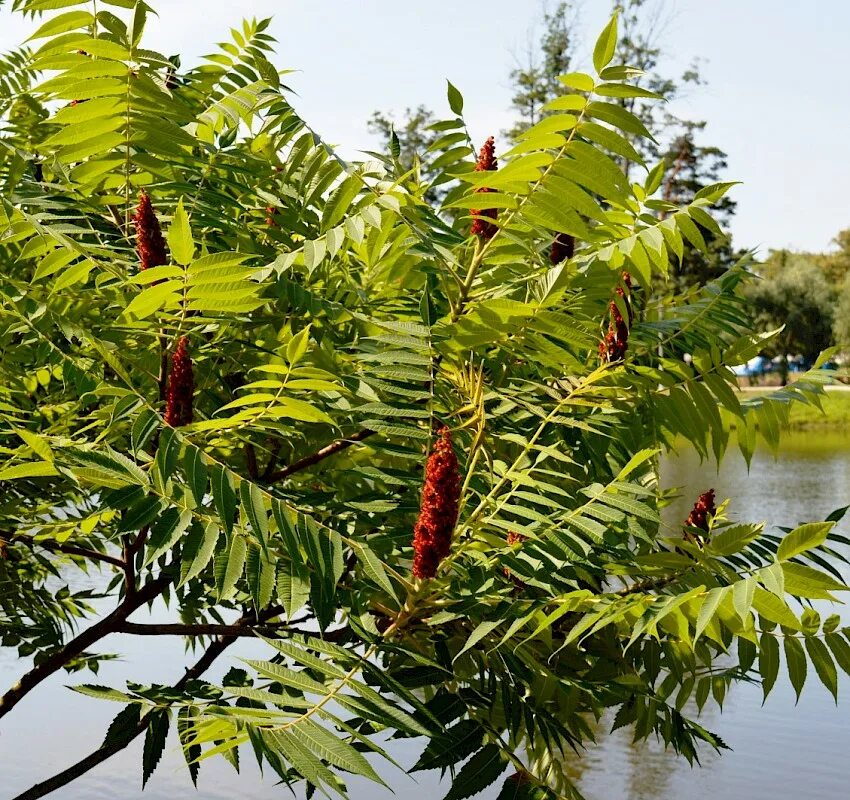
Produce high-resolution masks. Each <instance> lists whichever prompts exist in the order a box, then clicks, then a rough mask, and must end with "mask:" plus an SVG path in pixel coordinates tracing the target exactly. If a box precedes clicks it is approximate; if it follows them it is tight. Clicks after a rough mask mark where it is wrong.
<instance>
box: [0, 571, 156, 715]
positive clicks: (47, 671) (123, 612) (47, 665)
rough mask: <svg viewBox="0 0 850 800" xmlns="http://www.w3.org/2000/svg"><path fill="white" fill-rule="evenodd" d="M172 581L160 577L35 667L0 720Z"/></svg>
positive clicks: (3, 702) (0, 710) (7, 699)
mask: <svg viewBox="0 0 850 800" xmlns="http://www.w3.org/2000/svg"><path fill="white" fill-rule="evenodd" d="M171 581H172V578H171V576H167V575H160V576H159V577H158V578H154V579H153V580H151V581H148V583H146V584H145V585H144V586H143V587H142V588H141V589H139V591H138V592H136V593H135V594H134V595H133V596H132V597H125V598H124V600H123V601H122V602H121V604H120V605H118V606H117V607H116V608H115V610H114V611H112V612H111V613H110V614H107V615H106V616H105V617H104V618H103V619H102V620H100V622H98V623H96V624H94V625H92V626H91V627H90V628H87V629H86V630H84V631H83V632H82V633H81V634H80V635H79V636H77V637H75V638H73V639H71V641H70V642H68V643H67V644H66V645H65V646H64V647H63V648H62V649H61V650H58V651H57V652H55V653H54V654H53V655H52V656H50V657H49V658H47V659H46V660H45V661H42V662H41V663H40V664H38V666H36V667H33V668H32V669H31V670H30V671H29V672H27V673H26V674H25V675H24V676H23V677H22V678H21V679H20V680H19V681H18V682H17V683H16V684H15V685H14V686H12V687H11V688H10V689H9V690H8V691H7V692H6V694H4V695H3V696H2V697H0V717H3V716H4V715H6V714H8V713H9V712H10V711H11V710H12V709H13V708H14V707H15V706H16V705H17V704H18V703H19V702H20V701H21V700H22V699H23V698H24V697H25V696H26V695H27V694H28V693H29V692H31V691H32V690H33V689H34V688H35V687H36V686H38V685H39V684H40V683H41V682H42V681H44V680H45V679H46V678H49V677H50V676H51V675H52V674H53V673H54V672H58V671H59V670H60V669H62V667H64V666H65V664H67V663H68V662H69V661H71V660H72V659H74V658H76V657H77V656H79V655H81V654H82V653H83V652H85V650H86V649H88V648H89V647H91V645H93V644H94V643H95V642H98V641H100V640H101V639H102V638H103V637H104V636H107V635H108V634H110V633H113V632H114V631H115V630H116V628H117V627H118V626H119V625H121V624H122V623H124V622H125V621H126V620H127V617H129V616H130V614H132V613H133V612H134V611H135V610H136V609H137V608H140V607H141V606H143V605H144V604H145V603H147V602H149V601H150V600H153V599H154V598H155V597H158V596H159V595H160V594H162V592H163V591H164V590H165V588H166V587H167V586H168V585H169V584H170V583H171Z"/></svg>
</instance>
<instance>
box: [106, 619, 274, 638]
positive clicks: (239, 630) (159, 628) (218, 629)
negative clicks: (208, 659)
mask: <svg viewBox="0 0 850 800" xmlns="http://www.w3.org/2000/svg"><path fill="white" fill-rule="evenodd" d="M281 627H288V626H287V625H286V623H281V624H280V625H262V624H259V623H258V624H256V625H250V624H247V623H245V624H240V623H238V622H236V623H233V624H232V625H220V624H218V623H209V624H207V623H195V624H192V625H182V624H179V623H138V622H125V623H123V624H122V625H120V626H119V627H118V628H116V630H115V632H116V633H130V634H132V635H133V636H255V635H256V634H257V632H260V633H262V632H263V631H270V632H274V631H275V630H277V629H279V628H281Z"/></svg>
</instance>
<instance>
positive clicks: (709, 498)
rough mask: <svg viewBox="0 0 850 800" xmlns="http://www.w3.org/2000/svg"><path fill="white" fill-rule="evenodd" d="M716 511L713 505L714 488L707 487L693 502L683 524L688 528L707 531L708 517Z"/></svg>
mask: <svg viewBox="0 0 850 800" xmlns="http://www.w3.org/2000/svg"><path fill="white" fill-rule="evenodd" d="M716 513H717V507H716V506H715V505H714V489H709V490H708V491H707V492H703V493H702V494H701V495H700V496H699V499H698V500H697V501H696V503H694V507H693V509H691V513H690V514H689V515H688V518H687V519H686V520H685V525H687V526H688V527H689V528H699V529H700V530H703V531H706V533H707V532H708V523H709V518H710V517H713V516H714V515H715V514H716Z"/></svg>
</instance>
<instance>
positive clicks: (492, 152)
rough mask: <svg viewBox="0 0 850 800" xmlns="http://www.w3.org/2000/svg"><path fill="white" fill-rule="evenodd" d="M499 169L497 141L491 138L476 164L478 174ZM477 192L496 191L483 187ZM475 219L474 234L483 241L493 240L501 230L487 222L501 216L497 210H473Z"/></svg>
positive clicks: (483, 147)
mask: <svg viewBox="0 0 850 800" xmlns="http://www.w3.org/2000/svg"><path fill="white" fill-rule="evenodd" d="M498 168H499V164H498V162H497V161H496V140H495V139H494V138H493V137H492V136H491V137H490V138H489V139H487V141H486V142H484V145H483V146H482V148H481V152H480V153H479V154H478V161H477V163H476V164H475V171H476V172H488V171H493V170H497V169H498ZM475 191H476V192H482V193H487V192H493V191H495V190H494V189H489V188H487V187H486V186H482V187H481V188H479V189H476V190H475ZM470 213H471V214H472V216H473V217H475V219H474V220H473V221H472V229H471V231H472V233H473V234H474V235H475V236H477V237H478V238H479V239H481V240H482V241H487V240H489V239H492V238H493V236H494V235H495V233H496V231H498V230H499V228H498V226H497V225H494V224H493V223H492V222H487V218H488V217H489V218H490V219H496V218H497V217H498V216H499V212H498V211H497V210H496V209H495V208H485V209H472V210H471V212H470Z"/></svg>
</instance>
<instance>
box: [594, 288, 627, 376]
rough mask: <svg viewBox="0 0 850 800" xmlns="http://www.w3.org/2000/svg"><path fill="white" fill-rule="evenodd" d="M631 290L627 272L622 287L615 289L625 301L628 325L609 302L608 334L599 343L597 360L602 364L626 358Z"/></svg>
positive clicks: (613, 302)
mask: <svg viewBox="0 0 850 800" xmlns="http://www.w3.org/2000/svg"><path fill="white" fill-rule="evenodd" d="M631 288H632V276H631V275H629V273H628V272H624V273H623V285H622V286H618V287H617V294H618V295H619V296H620V297H622V298H623V300H625V303H626V308H627V309H628V312H629V321H628V323H627V322H626V321H625V320H624V319H623V315H622V313H621V312H620V309H619V308H618V307H617V303H616V302H615V301H613V300H612V301H611V305H610V306H609V310H610V312H611V321H610V322H609V323H608V333H607V334H606V335H605V338H604V339H603V340H602V341H601V342H600V343H599V359H600V360H601V361H603V362H607V363H611V362H612V361H621V360H622V359H623V358H625V356H626V350H628V347H629V325H631V324H632V307H631V303H630V302H629V296H630V295H629V294H627V292H629V293H630V292H631Z"/></svg>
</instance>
